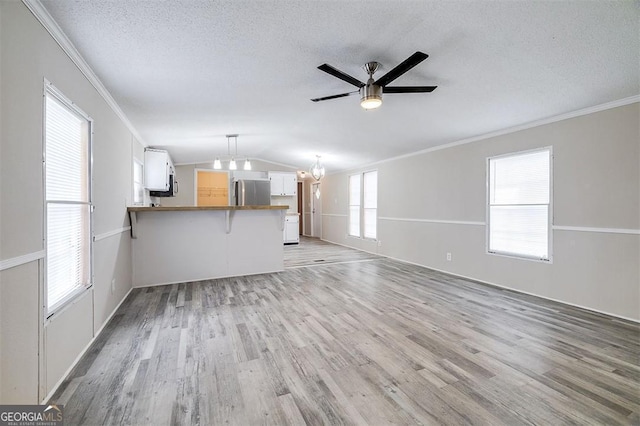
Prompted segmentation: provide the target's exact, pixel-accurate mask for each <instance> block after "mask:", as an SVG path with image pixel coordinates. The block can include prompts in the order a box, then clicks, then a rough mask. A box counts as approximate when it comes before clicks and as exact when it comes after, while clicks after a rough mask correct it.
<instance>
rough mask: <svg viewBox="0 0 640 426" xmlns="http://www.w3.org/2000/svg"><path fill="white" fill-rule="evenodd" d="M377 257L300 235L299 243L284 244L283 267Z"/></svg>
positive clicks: (376, 256) (376, 257)
mask: <svg viewBox="0 0 640 426" xmlns="http://www.w3.org/2000/svg"><path fill="white" fill-rule="evenodd" d="M378 258H380V256H378V255H376V254H371V253H367V252H364V251H360V250H354V249H352V248H348V247H342V246H339V245H336V244H331V243H328V242H326V241H322V240H320V239H318V238H310V237H303V236H300V244H291V245H285V246H284V267H285V268H297V267H300V266H314V265H322V264H329V263H339V262H353V261H355V260H369V259H378Z"/></svg>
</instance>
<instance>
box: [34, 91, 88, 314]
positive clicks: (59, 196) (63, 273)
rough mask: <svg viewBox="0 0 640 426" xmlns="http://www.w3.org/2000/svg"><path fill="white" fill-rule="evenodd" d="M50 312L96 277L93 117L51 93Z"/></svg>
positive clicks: (47, 162)
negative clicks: (93, 268) (93, 258)
mask: <svg viewBox="0 0 640 426" xmlns="http://www.w3.org/2000/svg"><path fill="white" fill-rule="evenodd" d="M45 107H46V114H45V169H46V173H45V191H46V192H45V194H46V215H47V216H46V217H47V220H46V226H47V228H46V250H47V257H46V287H47V291H46V302H47V303H46V304H47V312H48V314H50V313H52V312H53V311H54V310H55V309H56V308H57V307H59V306H61V305H62V304H64V303H65V302H66V301H67V300H69V299H71V298H72V297H73V296H74V295H75V294H77V293H78V292H80V291H81V290H82V289H83V288H84V287H86V286H88V285H90V281H91V226H90V224H91V222H90V220H91V218H90V216H91V210H90V208H91V206H90V199H89V197H90V190H89V186H90V178H89V137H90V128H89V127H90V122H89V120H88V119H87V118H85V117H84V116H83V115H82V114H80V113H79V112H77V111H75V110H74V109H72V107H71V106H69V105H66V104H65V103H63V102H61V101H60V100H59V99H57V98H56V97H55V96H54V95H52V94H51V93H47V96H46V100H45Z"/></svg>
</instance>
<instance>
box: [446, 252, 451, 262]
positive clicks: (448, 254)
mask: <svg viewBox="0 0 640 426" xmlns="http://www.w3.org/2000/svg"><path fill="white" fill-rule="evenodd" d="M447 261H448V262H451V253H447Z"/></svg>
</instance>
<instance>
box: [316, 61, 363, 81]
mask: <svg viewBox="0 0 640 426" xmlns="http://www.w3.org/2000/svg"><path fill="white" fill-rule="evenodd" d="M318 69H319V70H320V71H324V72H326V73H327V74H331V75H332V76H334V77H337V78H339V79H340V80H343V81H346V82H347V83H349V84H353V85H354V86H356V87H362V86H364V83H363V82H361V81H360V80H358V79H357V78H355V77H351V76H350V75H349V74H345V73H343V72H342V71H340V70H339V69H336V68H334V67H332V66H331V65H329V64H322V65H320V66H319V67H318Z"/></svg>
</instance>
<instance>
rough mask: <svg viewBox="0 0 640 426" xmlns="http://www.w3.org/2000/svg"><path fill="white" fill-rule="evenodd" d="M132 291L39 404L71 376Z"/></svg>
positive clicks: (46, 400) (44, 402)
mask: <svg viewBox="0 0 640 426" xmlns="http://www.w3.org/2000/svg"><path fill="white" fill-rule="evenodd" d="M133 289H134V287H131V288H130V289H129V291H128V292H127V294H125V295H124V297H123V298H122V300H120V303H118V305H117V306H116V307H115V308H114V309H113V311H111V314H109V317H108V318H107V319H106V320H105V321H104V323H103V324H102V327H100V328H99V329H98V331H97V332H96V333H95V334H94V335H93V337H92V338H91V340H90V341H89V343H87V345H86V346H85V347H84V349H83V350H82V351H80V354H78V356H77V357H76V359H75V360H74V361H73V362H72V363H71V366H70V367H69V368H68V369H67V371H65V372H64V374H63V375H62V377H61V378H60V380H58V382H57V383H56V384H55V385H54V386H53V388H51V391H50V392H49V393H48V394H47V396H45V398H44V399H43V400H42V401H41V402H40V404H43V405H44V404H46V403H47V402H48V401H49V400H50V399H51V397H52V396H53V395H54V394H55V393H56V391H57V390H58V388H59V387H60V385H61V384H62V383H63V382H64V381H65V380H66V379H67V377H68V376H69V374H71V371H72V370H73V369H74V368H75V367H76V365H77V364H78V362H80V360H81V359H82V357H83V356H84V355H85V354H86V353H87V351H88V350H89V348H90V347H91V345H93V343H94V342H95V341H96V339H97V338H98V336H100V333H102V331H103V330H104V328H105V327H106V326H107V324H109V321H111V318H113V316H114V315H115V313H116V312H118V309H120V306H121V305H122V304H123V303H124V301H125V300H127V297H129V295H130V294H131V291H132V290H133Z"/></svg>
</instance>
